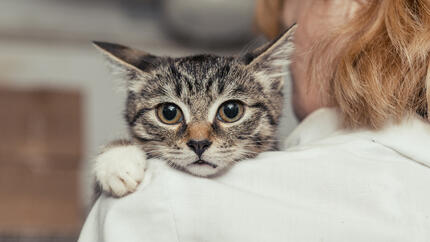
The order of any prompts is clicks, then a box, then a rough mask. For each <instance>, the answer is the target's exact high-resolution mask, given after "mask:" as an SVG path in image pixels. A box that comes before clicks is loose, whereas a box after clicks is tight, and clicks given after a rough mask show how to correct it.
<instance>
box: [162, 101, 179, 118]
mask: <svg viewBox="0 0 430 242" xmlns="http://www.w3.org/2000/svg"><path fill="white" fill-rule="evenodd" d="M177 113H178V110H177V109H176V107H175V106H174V105H171V104H169V105H165V106H164V108H163V116H164V118H165V119H166V120H169V121H171V120H173V119H174V118H176V115H177Z"/></svg>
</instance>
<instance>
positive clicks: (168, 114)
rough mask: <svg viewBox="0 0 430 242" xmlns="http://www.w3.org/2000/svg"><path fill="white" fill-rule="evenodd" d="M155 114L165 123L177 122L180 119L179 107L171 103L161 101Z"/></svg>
mask: <svg viewBox="0 0 430 242" xmlns="http://www.w3.org/2000/svg"><path fill="white" fill-rule="evenodd" d="M157 116H158V118H159V119H160V121H161V122H163V123H165V124H177V123H179V122H181V121H182V111H181V109H180V108H179V107H178V106H177V105H175V104H173V103H163V104H161V105H159V106H158V108H157Z"/></svg>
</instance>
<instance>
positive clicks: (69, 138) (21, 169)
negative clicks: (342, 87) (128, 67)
mask: <svg viewBox="0 0 430 242" xmlns="http://www.w3.org/2000/svg"><path fill="white" fill-rule="evenodd" d="M254 4H255V3H254V0H1V3H0V241H32V242H34V241H76V239H77V236H78V233H79V230H80V228H81V226H82V223H83V221H84V219H85V216H86V214H87V212H88V209H89V208H90V206H91V202H92V195H91V194H92V188H93V186H92V182H93V180H92V178H91V174H90V167H91V158H92V157H93V156H94V155H95V154H96V153H97V151H98V148H99V147H100V146H101V145H103V144H105V143H107V142H109V141H111V140H113V139H117V138H124V137H127V132H126V126H125V123H124V122H123V118H122V111H123V106H124V101H125V93H124V92H123V91H121V88H120V86H121V84H120V83H116V82H115V81H114V80H112V78H111V76H110V74H109V72H108V69H107V68H106V67H105V65H104V61H103V58H102V57H101V55H100V54H99V53H98V52H97V51H96V49H95V48H94V47H93V46H92V45H91V40H102V41H109V42H117V43H121V44H125V45H129V46H133V47H137V48H140V49H143V50H146V51H147V52H150V53H152V54H156V55H170V56H182V55H190V54H196V53H202V52H204V53H216V54H222V55H224V54H240V53H245V52H246V51H247V50H250V49H252V48H255V47H257V46H258V45H260V44H261V43H263V42H264V41H265V39H264V38H263V37H262V36H260V35H259V34H258V33H257V32H256V31H255V28H254ZM286 92H287V95H286V97H287V100H288V98H289V85H287V86H286ZM284 112H285V115H284V121H283V124H282V125H283V127H282V129H281V134H280V135H281V137H285V136H286V135H287V134H288V132H289V131H290V130H291V129H292V128H293V127H294V126H295V124H296V121H295V120H294V118H293V117H292V114H291V107H290V105H289V101H287V105H286V107H285V110H284Z"/></svg>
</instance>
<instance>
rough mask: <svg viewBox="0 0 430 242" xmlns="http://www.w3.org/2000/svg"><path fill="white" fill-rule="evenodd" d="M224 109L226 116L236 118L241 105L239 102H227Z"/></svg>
mask: <svg viewBox="0 0 430 242" xmlns="http://www.w3.org/2000/svg"><path fill="white" fill-rule="evenodd" d="M223 109H224V110H223V112H224V114H225V116H227V118H229V119H234V118H235V117H236V116H237V115H238V114H239V105H238V104H237V103H233V102H231V103H227V104H225V105H224V108H223Z"/></svg>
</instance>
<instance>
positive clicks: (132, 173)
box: [93, 140, 146, 197]
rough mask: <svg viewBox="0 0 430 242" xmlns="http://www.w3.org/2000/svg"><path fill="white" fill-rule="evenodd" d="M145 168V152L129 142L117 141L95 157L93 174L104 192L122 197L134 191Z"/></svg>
mask: <svg viewBox="0 0 430 242" xmlns="http://www.w3.org/2000/svg"><path fill="white" fill-rule="evenodd" d="M145 168H146V154H145V152H144V151H143V150H142V149H141V148H140V147H139V146H137V145H134V144H133V143H131V142H130V141H127V140H117V141H114V142H112V143H110V144H109V145H107V146H106V147H105V148H104V149H103V150H102V152H101V153H100V154H99V155H98V156H97V157H96V159H95V163H94V168H93V172H94V175H95V177H96V181H97V184H98V185H99V186H100V188H101V189H102V190H103V191H104V192H107V193H109V194H112V195H113V196H116V197H122V196H125V195H127V194H128V193H131V192H134V191H135V190H136V188H137V186H138V185H139V183H140V182H141V181H142V179H143V175H144V171H145Z"/></svg>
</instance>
